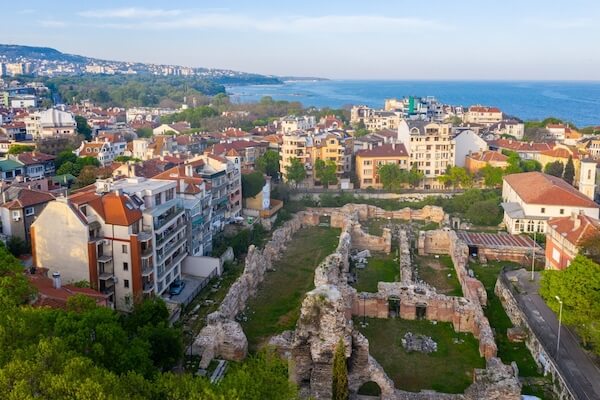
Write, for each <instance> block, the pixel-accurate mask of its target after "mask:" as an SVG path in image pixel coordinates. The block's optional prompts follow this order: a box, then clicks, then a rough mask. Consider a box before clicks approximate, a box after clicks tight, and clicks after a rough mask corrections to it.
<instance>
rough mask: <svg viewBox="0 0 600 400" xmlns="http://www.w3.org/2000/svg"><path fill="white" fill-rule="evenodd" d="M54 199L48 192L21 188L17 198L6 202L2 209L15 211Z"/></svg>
mask: <svg viewBox="0 0 600 400" xmlns="http://www.w3.org/2000/svg"><path fill="white" fill-rule="evenodd" d="M54 199H55V197H54V196H53V195H51V194H50V193H48V192H43V191H41V190H35V189H28V188H20V190H19V192H18V194H17V197H16V198H15V199H13V200H11V201H9V202H6V203H5V204H3V205H2V207H4V208H8V209H9V210H15V209H20V208H24V207H31V206H34V205H36V204H42V203H47V202H49V201H52V200H54Z"/></svg>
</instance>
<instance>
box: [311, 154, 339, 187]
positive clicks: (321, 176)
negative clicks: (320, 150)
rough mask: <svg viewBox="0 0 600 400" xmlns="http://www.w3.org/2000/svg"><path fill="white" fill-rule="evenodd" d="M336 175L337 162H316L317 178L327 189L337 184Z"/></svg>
mask: <svg viewBox="0 0 600 400" xmlns="http://www.w3.org/2000/svg"><path fill="white" fill-rule="evenodd" d="M336 173H337V165H336V164H335V161H333V160H327V161H323V160H321V159H320V158H319V159H317V161H315V176H316V178H317V179H318V180H319V181H320V182H321V184H323V185H325V187H328V186H329V185H330V184H335V183H337V175H336Z"/></svg>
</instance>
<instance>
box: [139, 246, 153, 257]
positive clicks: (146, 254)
mask: <svg viewBox="0 0 600 400" xmlns="http://www.w3.org/2000/svg"><path fill="white" fill-rule="evenodd" d="M141 250H142V251H141V252H140V257H142V258H148V257H150V256H151V255H152V253H153V249H152V247H150V246H148V247H146V248H143V247H142V249H141Z"/></svg>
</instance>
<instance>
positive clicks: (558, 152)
mask: <svg viewBox="0 0 600 400" xmlns="http://www.w3.org/2000/svg"><path fill="white" fill-rule="evenodd" d="M541 154H543V155H545V156H548V157H554V158H565V159H567V158H569V156H572V157H573V158H574V159H579V153H577V152H576V151H573V152H571V151H569V150H568V149H565V148H564V147H556V148H554V149H552V150H546V151H542V153H541Z"/></svg>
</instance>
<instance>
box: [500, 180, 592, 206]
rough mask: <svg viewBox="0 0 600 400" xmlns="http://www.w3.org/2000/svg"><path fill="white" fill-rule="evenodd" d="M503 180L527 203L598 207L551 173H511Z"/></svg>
mask: <svg viewBox="0 0 600 400" xmlns="http://www.w3.org/2000/svg"><path fill="white" fill-rule="evenodd" d="M504 180H505V181H506V182H507V183H508V184H509V185H510V186H511V187H512V189H513V190H514V191H515V192H517V194H518V195H519V197H521V199H522V200H523V201H524V202H525V203H529V204H544V205H555V206H570V207H586V208H599V206H598V204H596V203H594V202H593V201H592V200H590V199H589V198H588V197H587V196H585V195H584V194H583V193H581V192H579V191H578V190H576V189H575V188H574V187H573V186H571V185H569V184H568V183H567V182H565V181H563V180H562V179H561V178H557V177H555V176H552V175H547V174H544V173H541V172H524V173H521V174H511V175H507V176H505V177H504Z"/></svg>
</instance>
